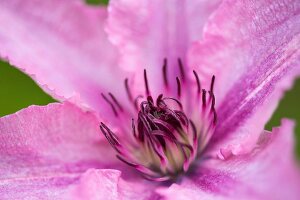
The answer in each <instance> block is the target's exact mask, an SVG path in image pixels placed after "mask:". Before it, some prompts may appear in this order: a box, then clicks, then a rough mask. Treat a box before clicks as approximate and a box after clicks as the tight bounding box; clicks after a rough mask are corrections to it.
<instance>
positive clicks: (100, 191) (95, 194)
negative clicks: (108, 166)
mask: <svg viewBox="0 0 300 200" xmlns="http://www.w3.org/2000/svg"><path fill="white" fill-rule="evenodd" d="M155 187H157V184H156V183H155V182H149V181H146V180H142V179H141V180H139V181H125V180H124V179H122V178H121V172H120V171H117V170H105V169H104V170H95V169H91V170H89V171H87V172H86V173H85V174H84V175H83V176H82V177H81V178H80V182H79V184H78V185H75V186H74V187H73V189H72V192H71V195H70V196H71V197H72V198H71V199H74V200H77V199H78V200H79V199H86V200H113V199H124V200H125V199H128V200H129V199H130V200H134V199H136V200H145V199H149V200H150V199H156V198H158V195H157V194H155V193H154V188H155Z"/></svg>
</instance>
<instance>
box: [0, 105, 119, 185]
mask: <svg viewBox="0 0 300 200" xmlns="http://www.w3.org/2000/svg"><path fill="white" fill-rule="evenodd" d="M98 124H99V122H98V119H97V118H95V117H94V115H93V114H91V113H89V112H83V111H81V110H80V109H79V108H76V107H75V106H73V105H71V104H70V103H64V104H59V103H54V104H50V105H48V106H43V107H40V106H31V107H29V108H26V109H24V110H22V111H20V112H17V113H15V114H12V115H9V116H5V117H2V118H0V158H1V159H0V166H1V168H0V179H8V178H20V177H27V176H41V175H43V176H46V175H49V174H50V175H51V174H53V173H57V172H59V173H65V172H68V173H69V172H82V171H85V170H86V169H88V168H90V167H98V168H99V167H112V166H115V163H117V164H118V163H119V161H117V160H116V159H115V155H114V152H113V150H112V148H111V147H110V146H109V145H108V144H107V142H106V141H104V140H102V139H101V138H102V135H100V134H101V133H100V130H99V128H98ZM103 152H105V156H103Z"/></svg>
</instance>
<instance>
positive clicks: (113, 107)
mask: <svg viewBox="0 0 300 200" xmlns="http://www.w3.org/2000/svg"><path fill="white" fill-rule="evenodd" d="M101 96H102V98H103V99H104V100H105V101H106V102H107V103H108V104H109V105H110V107H111V109H112V111H113V112H114V114H115V116H116V117H118V112H117V110H116V108H115V106H114V104H113V103H112V102H110V100H109V99H108V98H107V97H106V96H105V95H104V94H103V93H101Z"/></svg>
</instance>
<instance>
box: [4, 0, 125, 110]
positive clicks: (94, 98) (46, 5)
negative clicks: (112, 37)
mask: <svg viewBox="0 0 300 200" xmlns="http://www.w3.org/2000/svg"><path fill="white" fill-rule="evenodd" d="M0 13H1V14H0V24H1V28H0V43H1V46H0V57H1V58H3V59H5V60H8V61H9V62H10V63H11V64H12V65H14V66H16V67H18V68H19V69H21V70H22V71H24V72H25V73H27V74H29V75H30V76H31V77H32V78H33V79H34V80H36V81H37V82H38V83H39V85H40V86H41V87H43V89H45V90H46V91H47V92H49V93H50V94H51V95H53V96H54V97H55V98H58V99H59V100H65V99H69V98H72V99H71V100H72V101H74V102H75V103H76V104H77V105H79V106H81V107H88V108H91V109H93V110H95V111H97V112H98V111H99V110H101V111H103V112H104V113H105V116H107V115H109V114H112V110H111V109H110V108H109V106H107V103H106V102H105V101H104V100H103V98H102V97H101V92H112V93H113V94H115V95H116V96H120V97H122V92H123V91H124V89H123V87H124V86H123V78H124V77H121V75H122V71H121V70H119V69H117V68H116V63H117V53H116V51H115V49H114V47H113V46H112V45H111V44H110V43H109V41H108V39H107V35H106V33H105V32H104V28H103V27H104V23H105V20H106V15H107V11H106V8H104V7H89V6H87V5H85V4H84V3H83V1H82V2H81V1H67V0H51V1H42V2H41V1H36V0H27V1H22V0H10V1H1V2H0ZM111 77H114V78H111ZM116 80H119V81H118V82H116ZM120 88H122V89H120ZM114 92H115V93H114ZM116 92H118V94H116ZM124 94H125V92H124ZM74 96H75V97H74ZM103 105H105V106H103Z"/></svg>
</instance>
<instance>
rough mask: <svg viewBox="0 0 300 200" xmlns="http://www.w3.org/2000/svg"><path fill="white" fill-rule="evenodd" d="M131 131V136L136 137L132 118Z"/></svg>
mask: <svg viewBox="0 0 300 200" xmlns="http://www.w3.org/2000/svg"><path fill="white" fill-rule="evenodd" d="M131 129H132V133H133V136H134V137H135V138H136V137H137V135H136V131H135V124H134V119H133V118H132V120H131Z"/></svg>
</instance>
